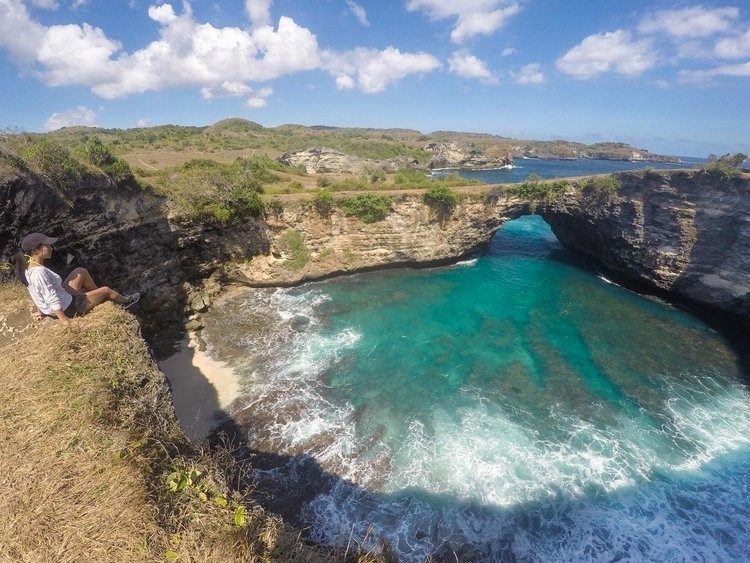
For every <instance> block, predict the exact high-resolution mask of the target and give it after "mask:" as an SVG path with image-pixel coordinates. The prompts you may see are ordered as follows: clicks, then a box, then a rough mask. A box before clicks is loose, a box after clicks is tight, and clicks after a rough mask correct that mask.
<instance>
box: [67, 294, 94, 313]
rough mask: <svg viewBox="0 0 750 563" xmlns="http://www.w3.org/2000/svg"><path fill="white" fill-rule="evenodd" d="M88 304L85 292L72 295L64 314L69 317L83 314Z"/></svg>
mask: <svg viewBox="0 0 750 563" xmlns="http://www.w3.org/2000/svg"><path fill="white" fill-rule="evenodd" d="M88 304H89V300H88V298H87V297H86V295H85V294H83V293H82V294H81V295H74V296H73V301H71V302H70V305H68V308H67V309H65V316H66V317H68V318H69V319H72V318H73V317H81V316H83V315H84V314H85V313H86V308H87V307H88Z"/></svg>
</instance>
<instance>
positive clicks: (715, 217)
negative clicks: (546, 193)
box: [539, 171, 750, 322]
mask: <svg viewBox="0 0 750 563" xmlns="http://www.w3.org/2000/svg"><path fill="white" fill-rule="evenodd" d="M619 177H620V179H621V181H622V188H621V190H620V191H619V193H618V194H617V195H614V196H608V195H606V194H603V193H597V192H595V191H593V190H591V191H588V192H587V191H585V190H584V191H582V192H579V193H569V194H567V195H566V196H564V197H562V198H560V199H559V200H557V201H555V202H554V203H551V204H548V205H546V206H543V207H540V208H539V212H540V213H541V214H542V215H543V217H544V218H545V220H546V221H547V222H548V223H549V224H550V225H551V226H552V230H553V231H554V233H555V235H556V236H557V238H558V239H559V240H560V242H562V243H563V244H564V245H566V246H568V247H570V248H574V249H576V250H579V251H581V252H583V253H585V254H588V255H589V256H591V257H592V258H594V259H596V260H597V261H599V262H601V263H603V264H604V265H606V266H607V267H609V268H611V269H613V270H616V271H618V272H620V273H622V274H623V275H625V276H626V277H628V278H631V279H633V280H636V281H638V282H641V283H644V284H647V285H649V286H652V287H655V288H658V289H661V290H665V291H668V292H672V293H674V294H676V295H678V296H680V297H682V298H685V299H688V300H690V301H693V302H696V303H699V304H702V305H706V306H709V307H713V308H716V309H719V310H721V311H724V312H726V313H729V314H730V315H734V316H737V317H738V318H740V319H741V320H742V321H743V322H748V320H749V319H750V179H748V178H736V179H726V178H723V177H722V176H721V175H720V174H719V173H715V172H714V173H712V172H703V171H675V172H658V173H657V172H649V171H646V172H637V173H636V172H633V173H623V174H621V175H620V176H619Z"/></svg>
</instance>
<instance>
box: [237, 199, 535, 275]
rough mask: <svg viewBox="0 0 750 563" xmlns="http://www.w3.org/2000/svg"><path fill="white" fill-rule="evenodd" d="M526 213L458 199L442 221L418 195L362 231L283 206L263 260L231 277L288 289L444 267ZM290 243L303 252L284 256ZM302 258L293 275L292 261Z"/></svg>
mask: <svg viewBox="0 0 750 563" xmlns="http://www.w3.org/2000/svg"><path fill="white" fill-rule="evenodd" d="M526 213H528V204H526V203H525V202H522V201H520V200H517V199H507V200H504V201H502V203H501V202H497V201H495V202H492V201H488V200H487V199H486V198H485V197H483V196H481V195H480V196H476V197H472V198H466V199H465V200H464V201H463V202H462V203H461V204H460V205H459V206H458V207H457V208H456V209H455V210H454V211H453V213H451V214H449V215H448V216H447V217H439V216H437V215H436V213H435V212H434V211H433V210H431V209H430V208H429V207H428V206H426V205H425V204H424V203H423V202H422V199H421V195H420V194H419V193H413V194H407V195H400V196H398V197H396V199H395V201H394V204H393V208H392V211H391V213H390V214H389V215H388V216H387V217H386V218H385V219H383V220H382V221H378V222H376V223H370V224H365V223H363V222H362V221H360V220H359V219H357V218H355V217H347V216H345V215H344V214H343V213H342V212H341V211H340V210H337V209H336V208H334V209H333V210H332V211H331V212H330V213H327V214H321V212H320V211H318V210H317V209H316V208H315V206H314V205H313V204H311V203H307V204H301V205H295V206H288V207H286V208H285V209H284V212H283V214H282V215H280V216H275V217H270V218H268V219H267V224H268V227H269V229H270V233H271V234H270V236H269V239H270V243H271V253H270V254H268V255H266V256H256V257H254V258H253V259H252V260H251V261H250V262H247V263H245V264H243V265H241V266H240V268H239V270H240V272H241V274H242V276H243V277H244V278H245V279H246V280H247V282H248V283H250V284H253V285H289V284H295V283H299V282H301V281H304V280H309V279H320V278H324V277H329V276H331V275H335V274H343V273H351V272H356V271H363V270H371V269H375V268H383V267H392V266H399V265H400V266H406V265H409V266H417V265H430V264H438V263H445V262H448V261H450V260H455V259H457V258H458V257H461V256H463V255H466V254H468V253H470V252H471V251H473V250H476V249H477V248H479V247H481V246H482V245H484V244H486V243H487V242H488V241H489V239H490V238H491V237H492V235H493V233H494V232H495V231H497V229H499V228H500V227H501V226H502V224H503V223H504V222H505V221H507V220H509V219H513V218H516V217H519V216H521V215H524V214H526ZM290 236H294V237H298V238H299V239H301V241H302V243H303V246H304V248H303V249H302V250H300V248H299V247H297V250H296V251H295V250H294V249H292V248H290V244H289V240H290ZM300 252H302V253H307V260H306V261H305V263H304V265H303V266H301V267H299V266H298V265H296V264H295V256H296V255H298V254H299V253H300Z"/></svg>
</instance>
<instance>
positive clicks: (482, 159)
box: [425, 142, 513, 168]
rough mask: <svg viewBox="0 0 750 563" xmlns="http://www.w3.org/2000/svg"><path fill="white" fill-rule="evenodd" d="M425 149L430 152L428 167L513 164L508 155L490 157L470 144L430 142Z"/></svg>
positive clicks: (491, 166)
mask: <svg viewBox="0 0 750 563" xmlns="http://www.w3.org/2000/svg"><path fill="white" fill-rule="evenodd" d="M425 150H428V151H430V152H432V158H431V159H430V165H429V166H430V168H500V167H502V166H512V165H513V159H512V158H511V157H510V156H508V155H506V156H503V157H501V158H495V157H491V156H488V155H487V154H485V152H484V151H483V150H482V149H480V148H479V147H477V146H475V145H472V144H459V143H454V142H450V143H430V144H429V145H427V146H426V147H425Z"/></svg>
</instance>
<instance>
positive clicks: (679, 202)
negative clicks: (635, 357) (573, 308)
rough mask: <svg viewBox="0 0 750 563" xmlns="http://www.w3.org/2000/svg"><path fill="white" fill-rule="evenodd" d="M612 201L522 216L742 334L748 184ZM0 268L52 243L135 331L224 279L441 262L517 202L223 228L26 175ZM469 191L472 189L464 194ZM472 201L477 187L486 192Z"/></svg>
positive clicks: (12, 184) (642, 180)
mask: <svg viewBox="0 0 750 563" xmlns="http://www.w3.org/2000/svg"><path fill="white" fill-rule="evenodd" d="M620 178H621V181H622V189H621V190H620V191H619V193H618V194H616V195H607V194H604V193H597V192H595V191H590V192H587V191H586V190H573V189H571V190H569V191H568V192H567V193H566V194H565V195H564V196H562V197H561V198H559V199H558V200H556V201H554V202H552V203H537V204H536V205H535V206H534V207H535V209H536V212H538V213H540V214H541V215H542V216H543V217H544V218H545V220H546V221H547V222H548V223H549V224H550V225H551V226H552V229H553V230H554V232H555V234H556V236H557V237H558V239H559V240H560V241H561V242H562V243H563V244H564V245H566V246H568V247H571V248H574V249H577V250H579V251H581V252H584V253H586V254H588V255H590V256H592V257H593V258H595V259H596V260H598V261H600V262H601V263H603V264H604V265H606V266H608V267H609V268H612V269H614V270H617V271H619V272H621V273H622V274H623V275H624V276H626V277H628V278H630V279H633V280H636V281H638V282H641V283H644V284H647V285H649V286H652V287H655V288H659V289H662V290H666V291H669V292H672V293H674V294H676V295H679V296H681V297H683V298H686V299H688V300H691V301H694V302H696V303H700V304H703V305H707V306H710V307H713V308H716V309H718V310H721V311H724V312H727V313H730V314H733V315H735V316H736V317H737V318H738V319H739V320H740V321H741V322H742V323H745V324H747V325H748V326H750V178H748V177H747V176H746V177H744V178H739V179H734V180H731V179H730V180H725V179H722V178H721V177H720V176H718V175H715V174H711V173H707V172H700V171H679V172H658V173H656V172H640V173H625V174H621V175H620ZM0 190H2V191H0V195H1V196H2V200H1V201H0V258H2V259H3V261H5V260H6V259H8V258H9V257H10V255H11V254H12V253H13V252H15V250H16V249H17V245H18V243H19V241H20V239H21V238H22V237H23V235H25V234H26V233H28V232H32V231H42V232H46V233H47V234H49V235H51V236H56V237H60V241H59V242H58V244H57V245H56V252H55V256H54V259H53V261H52V263H51V266H52V267H53V269H55V270H56V271H58V272H61V273H63V272H66V271H68V270H70V269H72V268H73V267H75V266H78V265H83V266H85V267H87V268H89V270H90V271H91V272H92V273H93V274H94V276H95V277H96V278H97V279H99V280H101V281H102V283H107V284H109V285H112V286H113V287H116V288H118V289H121V290H123V291H126V292H129V291H138V290H140V291H142V292H143V293H144V297H143V299H142V303H141V304H140V305H139V306H138V308H139V311H140V312H141V313H143V317H144V318H145V320H146V322H153V323H154V324H158V323H159V322H161V321H163V320H164V318H165V317H169V316H170V315H171V316H172V317H174V318H182V315H183V314H184V312H185V310H186V309H193V310H200V309H201V308H203V307H204V306H206V305H207V304H208V302H207V295H206V292H205V291H203V292H201V291H198V287H199V286H201V285H203V286H204V289H205V284H206V280H207V279H211V280H213V281H212V282H211V284H212V285H213V287H214V288H218V287H220V286H221V285H224V284H226V283H228V282H229V281H235V282H240V283H248V284H253V285H289V284H295V283H299V282H301V281H305V280H313V279H320V278H324V277H329V276H332V275H336V274H340V273H350V272H356V271H363V270H369V269H375V268H383V267H389V266H396V265H431V264H438V263H446V262H449V261H451V260H455V259H457V258H459V257H461V256H463V255H466V254H467V253H470V252H471V251H473V250H475V249H477V248H479V247H481V246H482V245H484V244H485V243H487V241H489V239H490V238H491V237H492V235H493V234H494V232H495V231H497V229H499V228H501V227H502V225H503V223H504V222H505V221H507V220H509V219H513V218H516V217H519V216H521V215H524V214H528V213H530V212H531V209H530V205H529V203H528V202H524V201H521V200H519V199H514V198H506V197H500V198H498V197H494V198H493V197H488V194H482V193H475V195H471V196H468V197H466V198H464V200H463V201H462V202H461V203H460V204H459V205H458V206H457V207H456V208H455V209H454V210H453V212H452V213H450V214H447V215H445V216H442V217H439V216H437V215H436V214H435V212H434V211H433V210H431V209H430V208H429V207H428V206H426V205H425V204H424V203H423V202H422V199H421V195H420V194H419V193H415V192H405V193H403V194H398V195H395V196H394V203H393V207H392V210H391V212H390V213H389V214H388V215H387V216H386V217H385V219H383V220H382V221H379V222H376V223H371V224H365V223H363V222H362V221H360V220H359V219H356V218H354V217H347V216H345V215H344V214H343V213H342V212H341V211H340V210H339V209H338V208H336V207H334V208H333V209H332V210H331V211H330V213H326V214H321V212H320V211H319V210H318V209H316V207H315V206H314V205H313V204H312V203H309V202H308V203H305V202H300V201H286V202H284V204H283V211H281V213H280V214H279V215H269V217H267V219H266V220H265V221H256V220H248V221H246V222H244V223H243V224H240V225H231V226H225V225H220V224H217V223H212V222H203V221H190V222H180V221H177V220H175V219H170V218H169V216H168V210H167V205H166V202H165V201H164V200H163V199H161V198H159V197H156V196H153V195H150V194H148V193H144V192H141V191H128V190H127V189H123V188H121V187H118V186H116V185H115V184H114V183H112V182H111V181H110V180H108V179H107V178H106V177H103V176H91V177H88V178H86V179H85V180H84V182H82V183H81V185H80V186H78V188H77V189H76V190H75V191H74V193H67V194H66V193H60V192H58V191H55V190H54V189H52V188H50V187H48V186H45V185H44V184H43V183H41V182H40V181H39V180H38V179H37V178H35V177H33V176H31V175H24V174H14V175H11V176H6V177H5V178H4V179H3V180H2V181H0ZM472 191H473V192H477V191H480V192H481V190H477V189H476V188H473V189H472ZM485 191H486V192H489V191H490V187H487V189H486V190H485Z"/></svg>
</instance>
